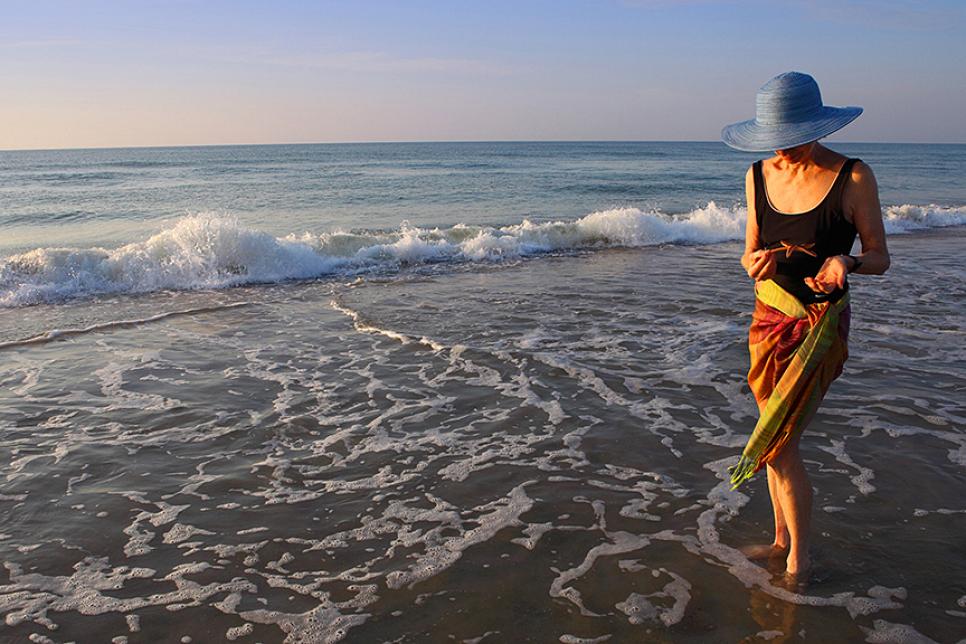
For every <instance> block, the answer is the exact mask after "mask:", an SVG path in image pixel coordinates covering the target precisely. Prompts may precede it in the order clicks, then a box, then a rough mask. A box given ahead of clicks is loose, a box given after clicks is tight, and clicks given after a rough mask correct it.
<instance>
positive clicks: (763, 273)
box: [748, 251, 775, 280]
mask: <svg viewBox="0 0 966 644" xmlns="http://www.w3.org/2000/svg"><path fill="white" fill-rule="evenodd" d="M774 264H775V262H774V259H773V258H772V255H771V253H769V252H768V251H755V252H754V253H752V254H751V265H750V266H749V267H748V276H749V277H751V278H752V279H756V280H761V279H767V278H768V277H770V276H771V274H772V273H774V270H773V269H774Z"/></svg>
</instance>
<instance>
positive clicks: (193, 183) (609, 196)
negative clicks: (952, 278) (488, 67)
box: [0, 143, 966, 306]
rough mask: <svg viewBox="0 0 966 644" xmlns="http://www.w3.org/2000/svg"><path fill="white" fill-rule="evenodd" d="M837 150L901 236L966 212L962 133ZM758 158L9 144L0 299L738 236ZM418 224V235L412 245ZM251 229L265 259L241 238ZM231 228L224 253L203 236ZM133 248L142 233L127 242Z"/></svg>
mask: <svg viewBox="0 0 966 644" xmlns="http://www.w3.org/2000/svg"><path fill="white" fill-rule="evenodd" d="M838 147H839V148H840V149H841V151H842V152H843V153H845V154H848V155H850V156H857V157H860V158H863V159H865V160H866V161H867V162H868V163H869V164H870V165H872V167H873V168H874V169H875V171H876V173H877V177H878V180H879V183H880V190H881V198H882V201H883V204H884V205H885V207H886V209H885V214H886V222H887V226H888V227H889V230H890V232H899V231H904V230H909V229H918V228H928V227H933V226H948V225H958V224H962V223H964V222H966V204H964V203H963V202H964V201H966V200H964V198H963V191H962V187H961V179H962V177H963V176H964V171H966V146H961V145H889V144H864V145H859V144H841V145H839V146H838ZM755 158H756V157H755V155H749V154H742V153H736V152H734V151H731V150H730V149H728V148H726V147H724V146H723V145H722V144H720V143H395V144H355V145H277V146H230V147H194V148H145V149H111V150H64V151H28V152H5V153H0V198H2V201H0V204H2V209H0V305H6V306H18V305H22V304H31V303H36V302H40V301H57V300H58V299H63V298H66V297H74V296H78V295H80V296H83V295H85V294H90V293H96V292H125V291H144V290H154V289H156V288H162V287H164V288H196V287H212V286H218V285H233V284H239V283H245V282H258V281H261V282H264V281H275V280H278V279H287V278H307V277H317V276H320V275H326V274H334V273H350V272H359V271H365V270H374V269H379V270H382V269H385V268H387V267H388V266H390V265H392V264H395V263H398V262H399V261H403V262H406V263H409V264H412V263H419V262H422V261H440V260H471V261H472V260H494V259H503V258H506V257H518V256H521V255H523V256H525V255H529V254H534V253H542V252H550V251H566V250H570V249H576V248H582V247H587V246H601V245H604V246H640V245H648V244H659V243H714V242H720V241H725V240H731V239H736V238H739V237H740V236H741V235H742V233H743V223H742V217H743V214H742V213H743V206H742V204H743V199H744V196H743V184H742V181H741V177H742V176H743V172H744V171H745V169H746V168H747V166H748V164H749V163H750V162H751V161H752V160H754V159H755ZM593 213H611V214H610V216H606V215H605V216H598V217H597V218H596V219H597V221H594V222H586V223H587V224H588V225H587V226H583V227H580V226H578V227H577V228H573V227H572V226H571V228H567V227H566V226H563V227H561V226H559V225H558V226H553V225H552V223H553V222H557V223H558V224H574V223H576V222H580V221H581V218H584V217H586V216H587V215H591V214H593ZM524 222H526V224H527V225H526V227H525V229H520V228H519V226H520V225H521V224H524ZM257 234H267V235H270V236H272V237H274V238H276V239H277V240H278V242H277V243H273V242H271V241H270V240H264V239H263V240H260V241H259V240H256V239H254V236H255V235H257ZM407 234H408V237H409V239H410V240H411V241H412V243H409V244H405V243H404V244H400V243H399V240H400V239H401V237H403V236H406V235H407ZM152 235H160V237H159V238H158V239H156V242H157V243H153V244H152V243H150V242H149V240H150V239H151V237H152ZM239 235H240V236H241V237H243V238H245V239H247V240H248V241H249V242H250V243H249V244H248V250H249V251H250V252H254V253H257V254H258V255H259V259H258V260H255V259H253V258H250V257H247V256H246V255H245V249H244V248H241V247H239V246H237V245H236V242H237V240H238V238H239ZM219 239H220V240H222V241H223V242H224V243H223V244H221V245H220V246H219V247H217V248H215V249H214V250H213V249H211V248H208V249H205V248H202V247H201V246H200V245H203V244H206V243H207V244H212V243H214V241H213V240H219ZM125 244H134V245H133V246H131V247H129V248H126V249H123V250H118V248H119V247H122V246H124V245H125ZM59 248H71V249H76V250H77V251H79V252H75V253H73V254H66V253H64V252H63V251H55V249H59ZM38 249H41V251H40V252H41V254H42V256H38V254H37V251H38ZM90 249H107V251H110V252H107V251H105V250H96V251H90ZM85 250H86V251H88V252H85ZM29 251H35V252H34V255H33V256H31V257H29V258H24V257H21V258H19V259H17V260H11V259H7V260H4V259H3V258H4V257H7V258H10V257H11V256H17V255H21V254H23V253H26V252H29ZM212 252H215V253H221V254H220V255H217V254H216V255H212ZM151 258H153V259H154V260H155V261H154V262H153V263H152V261H151ZM158 262H161V263H162V264H164V265H163V266H162V265H160V264H159V263H158ZM25 266H26V269H25V268H24V267H25ZM179 269H183V270H179ZM70 277H73V280H74V281H73V282H71V281H70V279H69V278H70Z"/></svg>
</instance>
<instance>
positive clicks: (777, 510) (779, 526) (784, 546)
mask: <svg viewBox="0 0 966 644" xmlns="http://www.w3.org/2000/svg"><path fill="white" fill-rule="evenodd" d="M766 471H767V473H768V495H769V496H770V497H771V507H772V511H773V512H774V514H775V540H774V541H772V544H771V546H772V548H774V549H775V550H779V551H784V550H788V544H789V538H788V524H787V523H786V521H785V513H784V512H783V511H782V501H781V495H780V494H779V492H778V479H779V476H780V475H779V474H778V472H777V471H776V470H775V468H773V467H772V466H771V465H768V466H767V470H766Z"/></svg>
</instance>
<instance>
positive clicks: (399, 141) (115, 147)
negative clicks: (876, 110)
mask: <svg viewBox="0 0 966 644" xmlns="http://www.w3.org/2000/svg"><path fill="white" fill-rule="evenodd" d="M413 143H426V144H436V143H720V144H721V145H723V146H725V147H727V146H726V145H725V143H724V142H723V141H721V140H720V139H718V140H709V139H396V140H386V141H301V142H297V143H291V142H289V143H282V142H276V143H176V144H165V145H154V144H147V145H104V146H99V145H92V146H81V147H66V148H2V149H0V154H3V153H8V152H74V151H84V150H163V149H171V148H230V147H280V146H286V145H388V144H413ZM838 143H845V144H848V145H966V142H950V141H943V142H934V141H836V142H835V143H834V144H838ZM735 152H741V151H740V150H735ZM745 154H760V153H751V152H747V153H745Z"/></svg>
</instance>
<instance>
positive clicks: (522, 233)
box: [0, 202, 966, 307]
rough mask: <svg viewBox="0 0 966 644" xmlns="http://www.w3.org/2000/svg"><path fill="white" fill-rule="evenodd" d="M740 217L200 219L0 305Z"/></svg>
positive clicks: (72, 269) (46, 264)
mask: <svg viewBox="0 0 966 644" xmlns="http://www.w3.org/2000/svg"><path fill="white" fill-rule="evenodd" d="M745 216H746V213H745V210H744V209H743V208H722V207H719V206H717V205H716V204H715V203H714V202H709V203H708V204H707V205H706V206H705V207H703V208H698V209H696V210H693V211H691V212H689V213H685V214H680V215H668V214H665V213H661V212H656V211H642V210H639V209H637V208H618V209H613V210H605V211H600V212H595V213H592V214H589V215H586V216H584V217H582V218H580V219H577V220H573V221H551V222H540V223H534V222H531V221H529V220H524V221H523V222H522V223H519V224H514V225H509V226H502V227H489V226H475V225H469V224H457V225H455V226H452V227H449V228H420V227H417V226H411V225H409V224H408V223H404V224H403V225H402V226H400V228H399V229H398V230H392V231H346V232H342V231H336V232H329V233H323V234H319V235H315V234H310V233H304V234H302V235H295V234H291V235H288V236H285V237H273V236H271V235H269V234H267V233H264V232H260V231H258V230H254V229H251V228H247V227H245V226H243V225H241V224H239V223H238V221H237V220H236V219H235V218H233V217H228V216H222V215H214V214H198V215H190V216H186V217H183V218H181V219H179V220H177V221H175V222H174V223H173V225H171V226H170V227H168V228H166V229H164V230H162V231H160V232H159V233H157V234H155V235H153V236H152V237H150V238H148V239H147V240H145V241H140V242H134V243H131V244H127V245H125V246H120V247H118V248H113V249H107V248H84V249H75V248H37V249H35V250H32V251H29V252H26V253H22V254H19V255H13V256H10V257H6V258H3V259H0V306H3V307H17V306H24V305H30V304H37V303H43V302H56V301H62V300H66V299H71V298H78V297H84V296H89V295H96V294H108V293H146V292H150V291H157V290H163V289H173V290H185V289H209V288H224V287H229V286H237V285H242V284H254V283H274V282H280V281H285V280H297V279H311V278H317V277H324V276H338V275H346V276H348V275H357V274H360V273H367V272H392V271H396V270H399V269H400V268H403V267H406V266H413V265H420V264H431V263H439V262H460V263H466V262H500V261H503V260H507V259H518V258H521V257H528V256H533V255H539V254H545V253H554V252H567V251H574V250H585V249H597V248H615V247H642V246H652V245H658V244H713V243H719V242H725V241H732V240H738V239H741V238H742V237H743V234H744V220H745ZM885 223H886V230H887V231H888V232H890V233H901V232H908V231H913V230H920V229H925V228H934V227H943V226H956V225H962V224H966V207H952V208H949V207H941V206H912V205H903V206H894V207H890V208H888V209H887V210H886V212H885Z"/></svg>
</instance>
